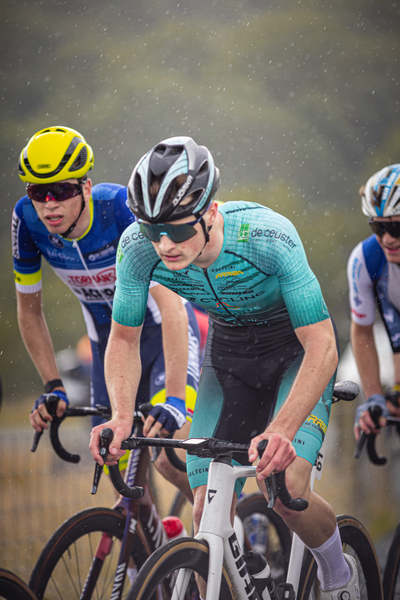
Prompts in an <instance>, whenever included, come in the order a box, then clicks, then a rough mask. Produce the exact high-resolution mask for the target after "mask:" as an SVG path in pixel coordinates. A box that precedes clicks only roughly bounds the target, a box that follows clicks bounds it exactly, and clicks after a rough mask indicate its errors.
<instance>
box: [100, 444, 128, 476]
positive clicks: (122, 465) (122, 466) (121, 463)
mask: <svg viewBox="0 0 400 600" xmlns="http://www.w3.org/2000/svg"><path fill="white" fill-rule="evenodd" d="M130 453H131V451H130V450H125V454H124V455H123V456H121V458H120V459H119V461H118V467H119V470H120V471H125V469H126V467H127V466H128V460H129V455H130ZM103 471H104V473H105V474H106V475H108V474H109V473H110V470H109V468H108V467H107V465H104V467H103Z"/></svg>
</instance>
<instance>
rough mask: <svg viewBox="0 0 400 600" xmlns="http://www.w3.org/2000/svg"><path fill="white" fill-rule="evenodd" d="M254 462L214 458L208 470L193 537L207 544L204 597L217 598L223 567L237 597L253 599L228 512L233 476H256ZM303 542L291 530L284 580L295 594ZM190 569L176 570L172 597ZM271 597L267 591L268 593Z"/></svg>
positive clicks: (315, 473)
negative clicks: (239, 463) (203, 501)
mask: <svg viewBox="0 0 400 600" xmlns="http://www.w3.org/2000/svg"><path fill="white" fill-rule="evenodd" d="M323 449H324V444H323V445H322V447H321V450H320V452H319V454H318V458H317V461H316V464H315V465H314V467H313V469H312V472H311V489H312V488H313V486H314V481H315V479H319V478H320V475H321V471H322V464H323ZM255 476H256V467H255V466H247V467H246V466H237V465H229V464H227V463H224V462H217V460H213V461H212V462H211V464H210V468H209V472H208V482H207V492H206V497H205V503H204V510H203V514H202V518H201V522H200V527H199V532H198V534H197V535H196V536H195V539H197V540H200V541H202V542H205V543H206V544H207V546H208V548H209V570H208V579H207V595H206V600H216V598H219V593H220V586H221V574H222V569H223V568H225V570H226V572H227V574H228V576H229V579H230V582H231V584H232V591H233V594H234V597H235V598H236V600H253V599H254V598H255V593H256V592H255V588H254V585H253V583H252V580H251V578H250V576H249V572H248V569H247V566H246V563H245V561H244V558H243V552H242V549H241V548H240V545H239V542H238V540H237V537H236V533H235V531H234V529H233V527H232V524H231V519H230V512H231V505H232V498H233V491H234V487H235V483H236V479H238V478H239V477H255ZM303 554H304V544H303V542H302V541H301V540H300V538H299V537H298V536H297V535H296V534H294V535H293V539H292V546H291V550H290V559H289V567H288V574H287V578H286V582H287V583H291V584H292V585H293V589H294V591H295V594H296V598H297V594H298V587H299V581H300V572H301V565H302V561H303ZM191 573H192V571H191V570H190V569H181V571H180V572H179V574H178V577H177V581H176V584H175V586H174V593H173V595H172V599H171V600H182V598H183V596H182V595H181V593H182V590H186V587H187V584H188V581H189V579H190V576H191ZM267 598H268V600H270V595H269V594H268V596H267Z"/></svg>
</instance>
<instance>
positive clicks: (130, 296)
mask: <svg viewBox="0 0 400 600" xmlns="http://www.w3.org/2000/svg"><path fill="white" fill-rule="evenodd" d="M142 245H145V246H147V247H148V248H149V242H147V240H145V239H144V237H143V235H142V234H141V233H140V231H139V227H138V224H137V223H133V224H132V225H130V226H129V227H128V228H127V229H126V230H125V231H124V232H123V234H122V235H121V237H120V240H119V245H118V251H117V262H116V273H117V281H116V285H115V295H114V300H113V312H112V316H113V319H114V321H116V322H117V323H119V324H120V325H126V326H129V327H138V326H140V325H142V324H143V322H144V317H145V314H146V306H147V298H148V294H149V287H150V279H151V278H150V272H151V268H150V265H149V261H148V260H147V258H148V252H147V253H146V251H144V252H142ZM149 249H150V250H151V244H150V248H149Z"/></svg>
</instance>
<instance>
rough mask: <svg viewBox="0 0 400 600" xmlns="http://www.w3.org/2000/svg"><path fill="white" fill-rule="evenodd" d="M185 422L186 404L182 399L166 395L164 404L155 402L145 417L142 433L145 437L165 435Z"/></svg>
mask: <svg viewBox="0 0 400 600" xmlns="http://www.w3.org/2000/svg"><path fill="white" fill-rule="evenodd" d="M185 423H186V404H185V401H184V400H181V399H180V398H175V396H168V397H167V400H166V402H165V403H164V404H156V406H155V407H154V408H153V409H152V410H151V412H150V414H149V416H148V417H147V419H146V421H145V424H144V427H143V434H144V435H145V436H146V437H155V436H156V435H157V434H158V435H160V437H166V436H168V435H169V434H171V433H174V432H175V431H176V430H177V429H180V428H181V427H183V425H184V424H185Z"/></svg>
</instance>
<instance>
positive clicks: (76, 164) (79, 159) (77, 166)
mask: <svg viewBox="0 0 400 600" xmlns="http://www.w3.org/2000/svg"><path fill="white" fill-rule="evenodd" d="M87 154H88V152H87V148H85V147H83V148H82V150H81V151H80V152H79V154H78V157H77V159H76V160H75V162H74V164H73V165H71V167H70V171H78V170H79V169H80V168H81V167H82V166H83V165H84V164H85V162H86V159H87Z"/></svg>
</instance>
